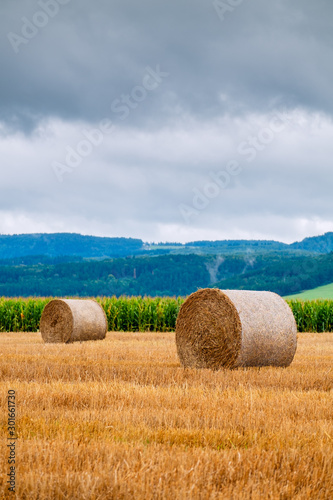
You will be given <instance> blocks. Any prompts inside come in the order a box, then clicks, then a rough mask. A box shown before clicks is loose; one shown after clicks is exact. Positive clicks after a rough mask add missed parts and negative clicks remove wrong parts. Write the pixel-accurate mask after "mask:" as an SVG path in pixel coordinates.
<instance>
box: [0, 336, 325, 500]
mask: <svg viewBox="0 0 333 500" xmlns="http://www.w3.org/2000/svg"><path fill="white" fill-rule="evenodd" d="M0 390H1V415H0V418H1V441H2V443H3V445H2V450H1V453H0V461H1V462H0V498H19V499H29V500H30V499H31V500H34V499H38V500H44V499H45V500H46V499H47V500H52V499H59V498H64V499H65V498H69V499H80V500H81V499H82V500H85V499H133V498H135V499H138V500H140V499H145V500H148V499H173V500H176V499H200V500H204V499H235V500H236V499H237V500H238V499H259V498H260V499H266V498H267V499H289V498H290V499H291V498H292V499H309V498H314V499H329V498H333V334H332V333H322V334H318V333H316V334H311V333H303V334H299V341H298V351H297V354H296V357H295V360H294V362H293V364H292V365H291V366H290V367H289V368H287V369H284V368H261V369H258V368H251V369H239V370H234V371H226V370H221V371H216V372H212V371H209V370H192V369H186V370H184V369H183V368H181V367H180V364H179V361H178V358H177V354H176V348H175V342H174V334H173V333H108V335H107V338H106V340H105V341H98V342H85V343H82V344H80V343H76V344H71V345H50V344H49V345H45V344H44V343H43V342H42V340H41V337H40V335H39V334H38V333H1V334H0ZM8 390H15V392H16V411H17V426H16V427H17V435H18V440H17V445H16V494H14V493H10V492H8V491H7V487H8V485H6V481H7V479H8V478H7V477H6V474H8V472H9V471H8V469H9V465H8V463H7V455H8V451H7V449H6V442H7V437H8V430H7V419H8V417H7V394H8Z"/></svg>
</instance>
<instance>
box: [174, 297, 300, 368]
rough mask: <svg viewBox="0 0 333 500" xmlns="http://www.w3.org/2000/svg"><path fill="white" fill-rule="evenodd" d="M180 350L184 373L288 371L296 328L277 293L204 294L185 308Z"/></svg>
mask: <svg viewBox="0 0 333 500" xmlns="http://www.w3.org/2000/svg"><path fill="white" fill-rule="evenodd" d="M176 344H177V352H178V356H179V359H180V362H181V364H182V365H183V366H184V367H193V368H212V369H219V368H223V367H225V368H236V367H240V366H244V367H246V366H289V365H290V363H291V362H292V360H293V358H294V355H295V352H296V347H297V326H296V322H295V319H294V316H293V314H292V311H291V309H290V307H289V306H288V304H287V303H286V302H285V301H284V300H283V299H282V298H281V297H280V296H279V295H277V294H275V293H271V292H256V291H246V290H224V291H222V290H218V289H214V288H213V289H212V288H205V289H202V290H198V291H197V292H195V293H193V294H192V295H190V296H189V297H188V298H187V299H186V301H185V302H184V304H183V305H182V307H181V308H180V311H179V315H178V318H177V322H176Z"/></svg>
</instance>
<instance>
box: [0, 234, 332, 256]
mask: <svg viewBox="0 0 333 500" xmlns="http://www.w3.org/2000/svg"><path fill="white" fill-rule="evenodd" d="M332 251H333V233H326V234H325V235H322V236H316V237H313V238H306V239H305V240H303V241H301V242H296V243H292V244H291V245H288V244H286V243H280V242H278V241H269V240H220V241H193V242H189V243H185V244H181V243H144V242H143V241H142V240H141V239H134V238H102V237H97V236H83V235H80V234H72V233H55V234H20V235H13V236H10V235H0V259H13V258H14V259H15V258H17V257H27V256H37V255H38V256H46V257H64V256H67V257H76V258H77V257H82V258H100V259H102V258H116V257H127V256H136V255H163V254H181V255H187V254H201V255H202V254H211V255H216V254H222V255H234V254H245V253H251V254H264V253H281V254H282V253H283V254H285V255H287V254H289V255H290V254H294V255H301V254H303V255H304V254H310V253H312V254H320V253H322V254H325V253H330V252H332ZM74 260H75V259H74Z"/></svg>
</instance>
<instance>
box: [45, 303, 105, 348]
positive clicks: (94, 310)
mask: <svg viewBox="0 0 333 500" xmlns="http://www.w3.org/2000/svg"><path fill="white" fill-rule="evenodd" d="M107 327H108V322H107V319H106V315H105V312H104V310H103V308H102V307H101V306H100V305H99V304H98V302H96V301H95V300H88V299H85V300H80V299H55V300H51V302H49V303H48V304H47V305H46V306H45V308H44V311H43V313H42V317H41V321H40V333H41V335H42V337H43V340H44V341H45V342H52V343H56V342H75V341H83V340H102V339H104V338H105V335H106V332H107V329H108V328H107Z"/></svg>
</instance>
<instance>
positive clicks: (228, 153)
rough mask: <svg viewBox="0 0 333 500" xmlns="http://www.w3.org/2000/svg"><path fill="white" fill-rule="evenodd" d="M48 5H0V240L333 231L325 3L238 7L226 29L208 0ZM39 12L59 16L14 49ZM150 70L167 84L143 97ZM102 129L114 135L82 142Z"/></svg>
mask: <svg viewBox="0 0 333 500" xmlns="http://www.w3.org/2000/svg"><path fill="white" fill-rule="evenodd" d="M48 2H51V3H47V0H45V1H44V0H40V1H39V2H38V1H35V0H29V1H24V2H23V1H17V2H10V1H5V2H3V3H2V4H1V7H0V14H1V15H0V32H1V42H0V60H1V80H0V123H1V127H0V154H1V157H2V159H3V161H2V165H3V166H2V182H1V187H0V194H1V203H0V215H1V222H0V232H21V231H23V232H26V231H57V230H61V231H63V230H68V231H80V232H82V233H85V234H87V233H91V234H101V235H102V234H105V235H125V236H136V237H142V238H144V239H147V240H153V239H155V240H156V239H159V240H162V239H164V240H165V239H171V240H177V239H178V240H180V241H188V240H193V239H203V238H215V239H216V238H228V237H230V238H231V237H274V238H278V239H282V240H285V241H293V240H296V239H300V238H302V237H304V236H306V235H309V234H317V233H319V232H323V231H325V230H332V229H333V223H332V220H333V218H332V208H333V207H332V199H331V193H330V187H331V185H332V180H333V179H332V175H333V174H332V171H331V158H332V153H333V151H332V146H331V142H332V141H331V137H332V132H333V130H332V129H333V125H332V112H333V108H332V106H333V104H332V102H333V100H332V91H331V81H332V77H333V74H332V73H333V68H332V65H331V59H332V37H333V35H332V33H333V31H332V27H333V26H332V24H333V17H332V14H333V5H332V3H331V1H330V0H319V1H318V2H316V4H314V3H313V2H312V1H310V0H295V1H293V2H289V1H287V0H281V1H280V2H267V1H264V0H252V1H246V0H244V2H242V3H240V5H239V6H238V7H236V8H234V10H233V11H232V12H228V13H226V15H225V19H224V21H223V22H222V21H221V20H220V19H219V16H218V15H217V13H216V10H215V9H214V6H213V2H210V1H209V2H207V1H205V0H192V1H189V0H180V1H179V2H177V3H176V2H174V3H170V2H165V1H161V0H157V1H156V0H154V1H153V0H143V1H141V2H134V1H127V2H123V1H120V0H116V1H113V2H109V1H107V0H99V1H98V2H96V3H94V4H92V2H89V1H87V0H80V1H79V0H68V1H67V2H66V0H62V2H63V5H60V0H48ZM42 3H43V5H44V7H45V5H48V6H49V8H51V7H50V5H51V6H52V5H53V6H54V5H55V7H54V8H55V9H56V10H58V11H57V12H56V13H55V14H54V16H53V17H52V16H50V15H49V16H48V17H47V16H46V17H45V15H44V21H45V22H46V24H45V26H44V27H40V28H38V29H37V31H36V33H35V34H34V35H33V36H31V39H27V40H26V41H27V43H25V42H22V40H20V39H16V38H15V37H14V38H13V33H16V34H17V35H19V36H23V34H22V27H23V26H24V25H25V24H26V21H25V18H26V19H28V20H30V21H36V20H37V21H38V19H39V18H38V14H36V13H38V12H40V11H43V9H42V7H41V4H42ZM44 12H45V8H44ZM36 16H37V17H36ZM22 18H24V19H23V20H22ZM39 20H40V21H43V16H42V17H40V19H39ZM23 31H24V30H23ZM9 33H12V34H11V35H9V38H10V39H9V38H8V34H9ZM15 40H16V42H15ZM15 44H16V45H15ZM15 47H16V51H17V52H18V53H15V51H14V48H15ZM147 67H150V68H151V70H155V71H156V70H157V72H158V71H159V70H158V68H160V71H161V72H162V73H164V72H167V73H168V76H163V77H162V78H160V81H158V85H156V87H154V85H152V82H154V81H155V82H156V81H157V80H151V73H148V74H147ZM149 74H150V77H149V78H150V80H149V83H148V87H149V88H148V90H147V88H146V87H147V82H148V80H147V75H149ZM144 82H145V84H144ZM138 86H139V87H140V88H139V89H138ZM152 87H154V88H152ZM131 93H132V97H131V98H130V99H131V101H130V102H131V105H129V104H126V106H127V112H126V113H124V102H121V101H123V100H125V99H127V97H126V96H127V95H131ZM133 95H135V96H137V98H136V99H134V100H133ZM112 104H113V110H112V109H111V106H112ZM119 106H123V108H122V110H123V111H122V112H120V110H119ZM117 109H118V112H115V111H116V110H117ZM277 110H280V111H281V110H285V111H286V112H287V115H286V117H287V118H288V119H285V121H284V127H283V130H281V131H280V132H277V131H276V129H275V128H274V126H272V119H273V118H274V117H276V112H277ZM125 115H126V116H125ZM122 117H123V118H124V119H122ZM104 119H108V120H111V121H112V122H113V125H114V128H113V129H112V130H109V131H108V132H107V133H103V134H102V136H97V137H100V141H99V140H97V139H96V140H97V142H98V144H91V141H90V142H89V141H88V145H87V137H86V135H85V134H86V132H87V131H90V132H91V131H92V130H95V131H96V128H98V127H100V126H101V121H102V120H104ZM277 120H279V119H277ZM277 123H278V121H277V122H276V124H277ZM280 124H281V118H280ZM270 127H271V129H270ZM272 128H273V129H274V130H273V132H272ZM267 130H268V131H267ZM84 131H86V132H84ZM95 133H96V132H95ZM267 134H268V135H267ZM95 138H96V137H95ZM254 140H256V141H259V143H258V142H255V143H253V141H254ZM82 141H85V142H82ZM265 141H266V142H265ZM80 144H81V145H80ZM253 144H257V145H258V148H257V146H253ZM242 145H243V146H242ZM84 147H85V148H87V147H88V149H89V150H88V154H86V155H85V154H83V153H82V155H81V156H80V159H79V162H78V163H79V164H78V165H77V166H76V167H73V166H72V165H71V166H70V167H69V166H68V164H67V163H66V157H67V156H68V154H69V153H68V151H69V150H70V151H71V152H72V153H71V154H72V155H73V154H74V155H75V154H76V155H77V154H78V151H83V152H84ZM256 148H257V149H256ZM250 150H251V151H252V153H250V152H249V151H250ZM73 151H74V153H73ZM245 151H247V153H246V154H245ZM230 161H237V162H238V163H239V164H240V165H241V167H242V172H241V173H240V174H239V175H237V176H234V177H232V178H231V180H230V182H229V184H228V185H227V186H226V188H225V189H220V191H219V193H218V194H217V195H216V196H214V197H212V198H209V199H208V200H206V202H203V204H204V205H205V204H206V206H205V208H200V209H198V208H197V207H196V206H194V205H195V204H193V198H194V196H195V194H194V193H198V192H200V193H203V196H205V195H204V192H205V189H206V188H207V185H208V184H209V183H211V182H212V177H211V173H212V172H215V173H218V172H221V170H225V169H226V168H227V165H228V162H230ZM55 163H57V165H63V166H65V168H66V169H67V170H68V171H66V172H65V173H64V172H63V173H62V174H61V175H60V174H59V175H60V178H61V179H62V180H63V182H59V175H58V178H57V176H56V175H55V171H54V165H55ZM207 189H208V188H207ZM193 190H194V191H193ZM206 198H207V197H206ZM184 205H185V206H186V207H189V208H190V209H191V210H193V211H194V212H195V213H194V214H193V216H191V217H190V218H189V220H185V219H184V217H183V215H182V212H181V210H180V209H179V207H180V206H184Z"/></svg>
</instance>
